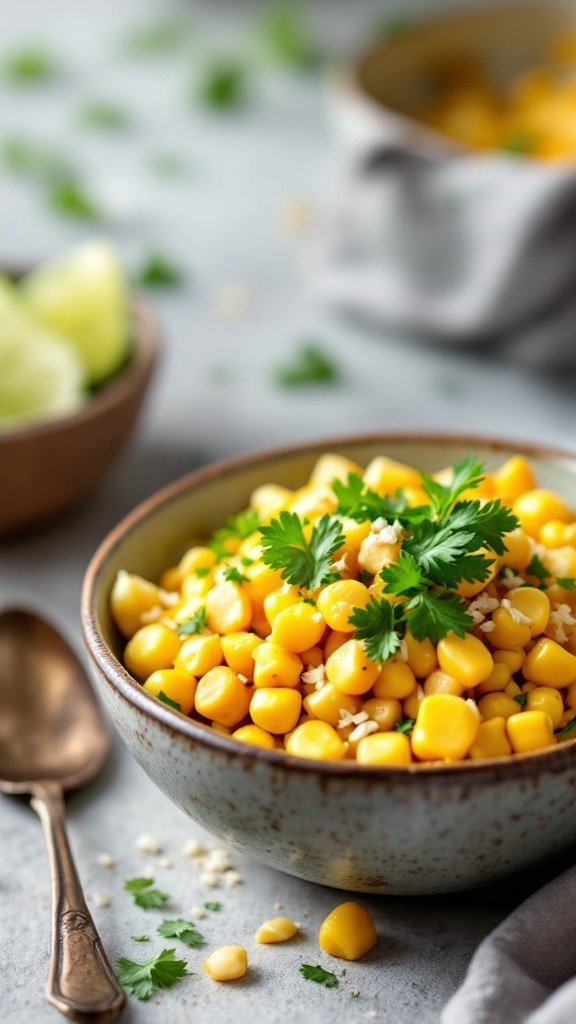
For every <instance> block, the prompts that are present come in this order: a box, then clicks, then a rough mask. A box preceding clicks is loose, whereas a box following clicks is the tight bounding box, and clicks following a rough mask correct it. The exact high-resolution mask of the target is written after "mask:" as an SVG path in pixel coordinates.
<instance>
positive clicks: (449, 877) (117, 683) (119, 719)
mask: <svg viewBox="0 0 576 1024" xmlns="http://www.w3.org/2000/svg"><path fill="white" fill-rule="evenodd" d="M519 449H520V450H522V451H524V452H525V453H526V454H527V455H528V456H529V457H530V458H531V459H532V460H533V462H534V464H535V467H536V471H537V473H538V476H539V479H540V481H541V482H542V484H543V486H549V487H552V488H554V489H556V490H560V491H562V492H563V493H564V494H565V495H567V497H568V500H572V501H573V503H576V458H575V457H574V456H572V455H570V454H568V453H562V452H552V451H544V450H543V449H541V448H526V446H516V445H514V444H513V443H502V442H496V441H486V440H480V439H478V438H450V437H431V436H429V435H426V436H406V435H403V436H397V435H389V434H387V435H379V436H371V437H362V438H352V439H350V438H348V439H343V440H342V439H337V440H334V439H332V440H329V441H326V442H317V443H314V444H313V445H307V446H300V447H294V448H289V449H283V450H280V451H278V450H277V451H274V452H264V453H262V454H258V455H256V456H251V457H246V458H239V459H235V460H231V461H228V462H225V463H219V464H216V465H213V466H209V467H207V468H206V469H203V470H201V471H199V472H197V473H193V474H190V475H189V476H187V477H184V478H183V479H181V480H179V481H176V482H175V483H174V484H172V485H170V486H169V487H166V488H164V489H163V490H162V491H160V492H159V493H158V494H156V495H154V496H153V497H152V498H150V499H149V500H148V501H146V502H144V503H143V504H142V505H139V506H138V508H136V509H135V510H134V511H133V512H132V513H130V514H129V515H128V516H127V517H126V518H125V519H124V520H123V521H122V522H121V523H120V524H119V526H117V527H116V529H115V530H113V531H112V533H111V534H110V535H109V536H108V537H107V538H106V540H105V541H104V542H103V544H102V545H101V547H100V548H99V550H98V551H97V553H96V555H95V556H94V558H93V559H92V562H91V564H90V567H89V569H88V571H87V574H86V578H85V582H84V590H83V597H82V619H83V626H84V633H85V639H86V644H87V647H88V651H89V654H90V658H91V662H92V665H93V669H94V675H95V678H96V680H97V682H98V684H99V687H100V691H101V693H102V695H103V697H104V700H105V702H106V705H107V707H108V710H109V711H110V714H111V716H112V719H113V721H114V723H115V725H116V728H117V729H118V731H119V733H120V735H121V736H122V738H123V739H124V742H125V743H126V744H127V746H128V747H129V749H130V750H131V751H132V753H133V754H134V756H135V757H136V758H137V760H138V761H139V762H140V764H141V765H142V766H143V767H144V769H145V770H146V771H147V773H148V774H149V775H150V777H151V778H152V779H154V781H155V782H156V783H157V785H158V786H159V787H160V789H162V790H163V791H164V792H165V793H166V794H167V795H168V796H169V797H170V799H171V800H173V801H174V803H175V804H177V805H178V806H179V807H181V808H182V810H184V811H185V812H186V813H187V814H189V815H190V817H191V818H193V819H194V820H195V821H198V822H199V823H200V824H202V825H203V826H204V827H205V828H207V829H208V830H209V831H210V832H213V833H214V834H215V835H217V836H218V837H219V838H220V839H222V840H224V841H225V842H228V843H230V844H231V845H232V846H235V847H237V848H238V849H240V850H243V851H244V852H247V853H249V854H252V855H253V856H254V857H256V858H257V859H258V860H260V861H262V862H264V863H265V864H268V865H270V866H272V867H275V868H279V869H281V870H282V871H286V872H288V873H289V874H293V875H297V876H299V877H301V878H306V879H309V880H311V881H314V882H319V883H322V884H324V885H331V886H334V887H335V888H338V889H352V890H356V891H358V892H372V893H377V892H381V893H398V894H424V893H434V892H447V891H452V890H456V889H464V888H467V887H469V886H473V885H480V884H482V883H485V882H489V881H491V880H494V879H496V878H499V877H502V876H504V875H506V874H508V873H510V872H512V871H514V870H516V869H518V868H520V867H523V866H525V865H527V864H529V863H531V862H533V861H536V860H538V859H539V858H542V857H545V856H546V855H548V854H551V853H554V852H556V851H558V850H560V849H562V848H563V847H565V846H567V845H568V844H570V843H571V842H573V841H574V840H575V839H576V741H571V742H569V743H565V744H562V745H559V746H558V747H554V748H551V749H550V750H545V751H541V752H538V753H535V754H529V755H522V756H518V757H514V758H506V759H498V760H493V761H483V762H479V761H476V762H465V763H460V764H457V765H446V766H444V765H429V766H424V765H420V766H411V767H409V768H369V767H362V766H359V765H355V764H353V763H349V762H346V763H338V762H332V763H326V762H322V763H318V762H315V761H307V760H300V759H296V758H288V757H287V756H286V755H284V754H282V753H281V752H279V751H278V752H277V751H268V750H262V749H259V748H256V747H249V746H246V745H244V744H239V743H237V742H236V741H234V740H231V739H228V738H227V737H226V736H222V735H219V734H217V733H215V732H213V731H212V730H210V729H209V728H207V727H206V726H204V725H201V724H200V723H198V722H194V721H192V720H191V719H189V718H186V716H184V715H181V714H180V713H178V712H176V711H173V710H172V709H170V708H168V707H166V706H165V705H164V704H162V703H161V702H160V701H157V700H156V699H155V698H154V697H152V696H151V695H150V694H148V693H146V692H145V691H144V690H143V689H142V687H141V686H139V685H138V683H136V682H135V681H134V680H133V679H132V678H131V676H129V675H128V673H127V672H126V670H125V669H124V668H123V667H122V664H121V660H120V658H121V653H122V644H121V641H120V638H119V636H118V634H117V632H116V630H115V628H114V626H113V624H112V622H111V619H110V614H109V610H108V599H109V594H110V588H111V586H112V582H113V580H114V577H115V575H116V572H117V571H118V569H120V568H124V569H127V570H128V571H131V572H139V573H141V574H142V575H144V576H149V577H153V578H155V577H157V576H158V575H159V573H160V572H161V571H162V569H163V568H165V567H166V566H168V565H169V564H171V563H172V562H173V561H174V559H176V558H177V557H178V556H179V555H180V553H181V552H182V551H183V550H184V549H185V547H186V546H187V545H188V544H189V543H190V542H193V541H195V540H198V539H200V538H202V537H203V536H206V534H207V533H208V532H209V531H210V530H211V529H213V528H214V527H216V526H218V525H220V524H221V523H222V521H223V520H224V519H225V518H226V516H228V515H230V514H232V513H234V512H236V511H238V510H239V509H240V508H242V507H243V505H245V504H246V502H247V500H248V497H249V495H250V492H251V491H252V489H253V488H254V487H255V486H257V485H258V484H261V483H265V482H268V481H275V482H278V483H282V484H285V485H287V486H297V485H299V484H301V483H303V482H304V481H305V479H306V476H307V474H308V473H309V471H310V469H311V468H312V466H313V464H314V462H315V460H316V459H317V458H318V456H319V455H320V454H321V453H322V452H324V451H339V452H341V453H342V454H345V455H348V456H349V457H350V458H353V459H356V460H357V461H359V462H360V463H365V462H367V461H368V460H369V459H370V458H372V457H373V456H374V455H377V454H381V453H386V454H388V455H390V456H391V457H392V458H396V459H399V460H401V461H406V462H409V463H413V464H416V465H418V466H420V467H421V468H423V469H425V470H428V471H433V470H436V469H440V468H441V467H442V466H444V465H446V464H447V463H450V462H453V461H454V460H455V459H457V458H460V457H462V456H463V455H464V454H469V453H470V452H474V453H475V454H477V455H479V456H480V458H482V459H483V460H485V462H486V463H487V465H488V468H493V467H495V466H497V465H498V464H499V463H500V462H502V461H503V460H504V459H505V458H507V457H508V456H509V455H511V454H513V453H514V452H515V451H518V450H519Z"/></svg>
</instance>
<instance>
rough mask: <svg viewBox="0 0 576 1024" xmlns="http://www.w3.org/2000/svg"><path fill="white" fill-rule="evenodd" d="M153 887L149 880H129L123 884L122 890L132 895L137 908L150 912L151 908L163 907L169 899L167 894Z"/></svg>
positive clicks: (151, 881)
mask: <svg viewBox="0 0 576 1024" xmlns="http://www.w3.org/2000/svg"><path fill="white" fill-rule="evenodd" d="M153 885H154V883H153V880H152V879H151V878H129V879H128V881H127V882H124V889H125V890H126V892H130V893H132V895H133V897H134V903H135V904H136V906H137V907H142V908H143V909H144V910H150V909H151V908H153V907H161V906H163V905H164V903H167V902H168V900H169V899H170V897H169V896H168V894H167V893H165V892H160V890H159V889H154V888H153Z"/></svg>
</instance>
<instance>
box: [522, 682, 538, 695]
mask: <svg viewBox="0 0 576 1024" xmlns="http://www.w3.org/2000/svg"><path fill="white" fill-rule="evenodd" d="M535 689H536V683H522V686H521V690H522V693H532V690H535Z"/></svg>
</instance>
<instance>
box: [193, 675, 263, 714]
mask: <svg viewBox="0 0 576 1024" xmlns="http://www.w3.org/2000/svg"><path fill="white" fill-rule="evenodd" d="M194 706H195V708H196V711H197V712H198V714H199V715H203V716H204V718H210V719H211V720H212V721H213V722H219V723H220V725H226V726H228V727H229V728H232V727H233V726H235V725H238V722H241V721H242V719H243V718H245V717H246V715H247V714H248V708H249V707H250V690H249V689H248V687H247V686H245V685H244V683H241V682H240V680H239V679H238V676H237V675H236V673H235V672H233V671H232V669H231V668H228V666H227V665H219V666H218V668H212V669H210V671H209V672H207V673H206V675H205V676H202V679H201V680H200V681H199V683H198V689H197V690H196V700H195V701H194Z"/></svg>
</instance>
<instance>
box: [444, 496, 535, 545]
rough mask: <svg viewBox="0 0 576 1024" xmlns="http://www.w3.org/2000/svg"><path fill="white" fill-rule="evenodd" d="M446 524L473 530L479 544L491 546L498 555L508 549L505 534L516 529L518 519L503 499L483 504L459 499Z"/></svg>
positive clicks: (453, 528)
mask: <svg viewBox="0 0 576 1024" xmlns="http://www.w3.org/2000/svg"><path fill="white" fill-rule="evenodd" d="M444 524H445V525H446V526H449V527H450V528H451V529H452V530H470V531H473V532H474V534H475V536H476V540H477V546H478V547H481V546H482V545H484V546H485V547H488V548H490V550H491V551H495V552H496V554H497V555H503V554H504V552H505V551H506V550H507V548H506V544H505V542H504V539H503V534H505V533H509V532H510V530H515V529H516V527H517V526H518V525H519V524H518V519H517V518H516V516H515V515H514V513H513V512H512V511H511V510H510V509H509V508H507V507H506V505H503V504H502V502H501V501H499V500H494V501H488V502H486V504H485V505H481V504H480V502H479V501H478V500H476V501H459V502H457V504H456V505H454V507H453V509H452V510H451V512H449V513H448V515H447V516H446V518H445V520H444Z"/></svg>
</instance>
